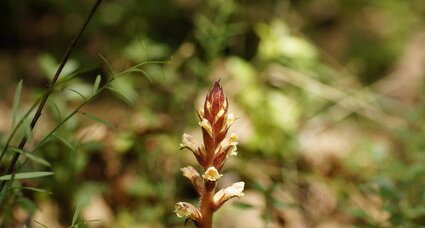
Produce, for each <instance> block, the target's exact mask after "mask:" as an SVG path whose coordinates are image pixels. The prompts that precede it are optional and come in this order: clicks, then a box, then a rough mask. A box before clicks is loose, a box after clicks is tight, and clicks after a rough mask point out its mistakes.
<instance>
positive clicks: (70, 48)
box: [0, 0, 102, 192]
mask: <svg viewBox="0 0 425 228" xmlns="http://www.w3.org/2000/svg"><path fill="white" fill-rule="evenodd" d="M101 2H102V0H97V1H96V2H95V3H94V5H93V7H92V9H91V11H90V13H89V15H88V17H87V19H86V20H85V22H84V24H83V26H82V27H81V29H80V31H78V33H77V35H76V36H75V38H74V39H73V40H72V41H71V43H70V44H69V46H68V49H67V50H66V52H65V54H64V56H63V58H62V60H61V62H60V64H59V67H58V69H57V70H56V73H55V75H54V76H53V79H52V81H51V82H50V85H49V88H53V87H54V86H55V84H56V82H57V80H58V78H59V75H60V74H61V73H62V70H63V67H64V66H65V64H66V62H67V61H68V59H69V56H70V55H71V52H72V51H73V50H74V48H75V46H76V45H77V42H78V41H79V40H80V38H81V35H82V34H83V32H84V30H85V29H86V27H87V25H88V23H89V22H90V20H91V19H92V17H93V15H94V13H95V12H96V10H97V9H98V7H99V5H100V3H101ZM51 92H52V90H49V92H47V93H46V94H45V95H44V96H43V98H42V99H41V102H40V104H39V105H38V108H37V111H36V113H35V115H34V117H33V119H32V121H31V125H30V127H31V130H32V129H34V127H35V124H36V123H37V121H38V119H39V118H40V116H41V113H42V111H43V109H44V106H45V105H46V102H47V99H48V98H49V96H50V94H51ZM26 143H27V137H26V136H24V137H23V138H22V140H21V142H20V143H19V146H18V148H19V149H23V148H24V147H25V144H26ZM19 156H20V154H19V153H15V154H14V155H13V157H12V159H11V162H10V165H9V168H8V169H7V171H6V175H9V174H12V173H13V172H14V170H15V166H16V163H17V161H18V159H19ZM12 180H13V178H12V179H11V181H12ZM6 183H7V180H5V181H2V182H1V185H0V192H2V190H3V188H4V186H5V185H6Z"/></svg>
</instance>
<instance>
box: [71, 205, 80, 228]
mask: <svg viewBox="0 0 425 228" xmlns="http://www.w3.org/2000/svg"><path fill="white" fill-rule="evenodd" d="M80 209H81V204H78V205H77V208H76V209H75V212H74V215H73V216H72V224H71V226H74V225H76V223H77V219H78V216H79V215H80Z"/></svg>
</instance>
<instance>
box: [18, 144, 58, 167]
mask: <svg viewBox="0 0 425 228" xmlns="http://www.w3.org/2000/svg"><path fill="white" fill-rule="evenodd" d="M10 151H13V152H15V153H20V154H23V155H24V156H25V157H27V158H28V159H29V160H31V161H33V162H35V163H38V164H40V165H44V166H48V167H49V166H50V163H49V162H48V161H46V160H44V159H43V158H40V157H37V156H35V155H34V154H31V153H29V152H28V151H24V150H22V149H19V148H10Z"/></svg>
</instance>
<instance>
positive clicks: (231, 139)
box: [216, 133, 238, 153]
mask: <svg viewBox="0 0 425 228" xmlns="http://www.w3.org/2000/svg"><path fill="white" fill-rule="evenodd" d="M237 145H238V136H237V135H236V134H235V133H232V134H230V135H229V136H227V137H226V138H224V140H223V141H222V142H221V145H220V147H219V148H217V149H218V151H216V153H223V152H226V151H230V152H231V153H232V152H234V151H236V149H237V148H236V146H237ZM231 147H232V149H231V150H229V148H231Z"/></svg>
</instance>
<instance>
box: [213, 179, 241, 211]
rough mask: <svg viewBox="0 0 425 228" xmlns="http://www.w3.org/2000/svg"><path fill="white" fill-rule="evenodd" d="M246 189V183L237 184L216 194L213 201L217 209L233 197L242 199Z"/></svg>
mask: <svg viewBox="0 0 425 228" xmlns="http://www.w3.org/2000/svg"><path fill="white" fill-rule="evenodd" d="M244 188H245V182H243V181H241V182H237V183H234V184H232V185H231V186H229V187H227V188H225V189H221V190H220V191H218V192H217V193H215V195H214V198H213V201H214V205H215V208H216V209H218V208H219V207H221V205H223V203H225V202H226V201H227V200H229V199H231V198H233V197H241V196H243V195H244V193H243V190H244Z"/></svg>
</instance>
